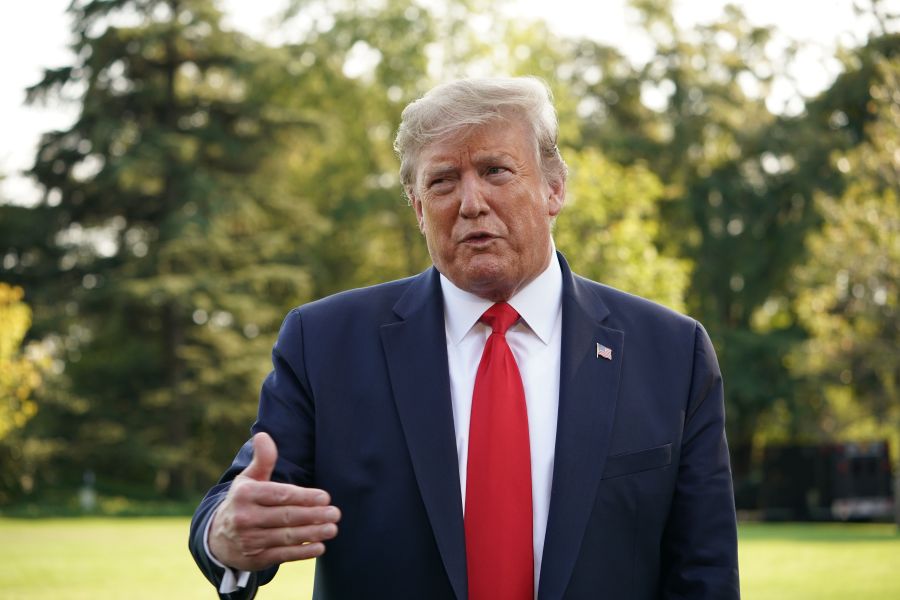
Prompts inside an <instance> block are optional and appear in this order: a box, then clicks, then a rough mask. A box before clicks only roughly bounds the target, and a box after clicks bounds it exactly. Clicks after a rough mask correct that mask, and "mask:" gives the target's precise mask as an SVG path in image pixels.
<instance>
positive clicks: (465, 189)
mask: <svg viewBox="0 0 900 600" xmlns="http://www.w3.org/2000/svg"><path fill="white" fill-rule="evenodd" d="M486 192H487V190H485V189H484V186H483V182H482V181H481V179H480V178H479V177H478V176H477V175H476V174H474V173H466V174H464V175H463V176H462V178H461V180H460V200H459V214H460V216H462V217H464V218H467V219H474V218H477V217H479V216H481V215H483V214H485V213H487V212H488V211H489V210H490V205H489V204H488V202H487V197H486Z"/></svg>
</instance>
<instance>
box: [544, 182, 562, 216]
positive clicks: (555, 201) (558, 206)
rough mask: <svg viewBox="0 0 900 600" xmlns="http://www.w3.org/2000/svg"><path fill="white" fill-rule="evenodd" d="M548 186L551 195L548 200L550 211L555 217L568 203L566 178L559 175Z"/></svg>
mask: <svg viewBox="0 0 900 600" xmlns="http://www.w3.org/2000/svg"><path fill="white" fill-rule="evenodd" d="M547 187H549V188H550V197H549V199H548V202H547V209H548V213H549V214H550V216H551V217H555V216H556V215H558V214H559V213H560V211H561V210H562V207H563V204H565V203H566V178H565V177H557V178H556V179H554V180H553V181H550V182H548V185H547Z"/></svg>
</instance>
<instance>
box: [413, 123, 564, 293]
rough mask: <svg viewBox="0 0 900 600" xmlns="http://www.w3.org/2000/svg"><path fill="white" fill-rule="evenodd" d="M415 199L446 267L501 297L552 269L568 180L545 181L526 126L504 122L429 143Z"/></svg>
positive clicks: (433, 249)
mask: <svg viewBox="0 0 900 600" xmlns="http://www.w3.org/2000/svg"><path fill="white" fill-rule="evenodd" d="M411 196H412V200H413V206H414V207H415V210H416V217H417V218H418V221H419V229H421V231H422V233H423V234H424V235H425V240H426V242H427V244H428V252H429V253H430V254H431V260H432V261H433V262H434V264H435V266H436V267H437V268H438V270H439V271H440V272H441V273H443V274H444V275H445V276H446V277H447V278H448V279H449V280H450V281H452V282H453V283H454V284H455V285H456V286H457V287H459V288H461V289H464V290H466V291H468V292H471V293H473V294H476V295H478V296H480V297H482V298H487V299H489V300H493V301H495V302H498V301H502V300H508V299H509V298H510V296H512V295H513V294H514V293H515V292H517V291H518V290H519V289H521V288H522V287H523V286H524V285H526V284H527V283H529V282H530V281H531V280H532V279H534V278H535V277H537V276H538V275H539V274H540V273H541V272H542V271H543V270H544V269H545V268H547V265H548V264H549V261H550V257H551V254H552V250H551V248H552V246H551V244H550V226H551V220H552V218H553V217H555V216H556V215H557V214H559V211H560V210H561V209H562V205H563V200H564V196H565V181H564V180H562V179H561V178H560V180H559V181H556V182H553V183H548V182H547V181H546V180H545V178H544V176H543V173H542V172H541V169H540V165H539V164H538V157H537V150H536V148H535V142H534V141H533V136H532V134H531V131H530V129H529V128H528V127H527V126H526V125H525V124H524V123H522V122H521V121H520V120H515V119H510V120H497V121H494V122H491V123H487V124H485V125H482V126H480V127H478V128H475V129H473V130H471V131H469V132H466V133H465V134H463V135H461V136H457V137H456V138H454V139H449V140H446V141H441V142H436V143H433V144H431V145H429V146H427V147H426V148H424V149H423V150H422V153H421V155H420V156H419V159H418V165H417V169H416V183H415V187H414V189H413V193H412V194H411Z"/></svg>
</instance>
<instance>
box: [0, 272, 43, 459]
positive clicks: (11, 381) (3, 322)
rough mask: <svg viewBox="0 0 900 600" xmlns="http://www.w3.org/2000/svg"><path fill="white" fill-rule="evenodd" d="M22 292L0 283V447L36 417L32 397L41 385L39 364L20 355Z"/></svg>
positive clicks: (24, 322) (26, 312) (26, 321)
mask: <svg viewBox="0 0 900 600" xmlns="http://www.w3.org/2000/svg"><path fill="white" fill-rule="evenodd" d="M23 296H24V292H23V290H22V288H19V287H12V286H9V285H7V284H5V283H3V282H0V443H2V442H3V441H4V440H5V439H6V438H7V437H8V436H9V435H10V433H11V432H13V431H15V430H17V429H22V428H23V427H24V426H25V423H27V422H28V420H29V419H31V418H32V417H33V416H34V415H35V413H37V408H38V407H37V403H36V402H35V401H34V399H33V397H32V394H33V392H34V390H35V389H36V388H37V387H38V386H40V384H41V362H40V361H39V360H38V359H36V358H29V357H28V356H26V355H24V353H23V352H22V348H21V345H22V340H23V339H25V333H26V332H27V331H28V327H29V326H30V325H31V309H30V308H28V305H27V304H25V303H24V302H22V297H23Z"/></svg>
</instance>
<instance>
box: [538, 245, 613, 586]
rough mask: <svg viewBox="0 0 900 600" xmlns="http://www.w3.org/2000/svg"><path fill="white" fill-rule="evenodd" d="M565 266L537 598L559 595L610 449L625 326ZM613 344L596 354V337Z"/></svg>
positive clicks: (573, 559) (606, 343)
mask: <svg viewBox="0 0 900 600" xmlns="http://www.w3.org/2000/svg"><path fill="white" fill-rule="evenodd" d="M560 265H561V266H562V270H563V304H562V314H563V322H562V355H561V357H560V385H559V416H558V421H557V429H556V456H555V458H554V466H553V483H552V489H551V497H550V514H549V517H548V520H547V535H546V538H545V541H544V555H543V562H542V565H541V575H540V583H539V588H538V598H539V599H541V600H543V599H550V598H561V597H562V596H563V594H564V593H565V590H566V586H567V585H568V582H569V579H570V578H571V575H572V570H573V568H574V566H575V561H576V560H577V558H578V550H579V548H580V546H581V540H582V537H583V536H584V532H585V528H586V527H587V523H588V519H589V518H590V513H591V510H592V508H593V505H594V499H595V497H596V493H597V486H598V484H599V481H600V476H601V474H602V472H603V465H604V463H605V462H606V456H607V454H608V452H609V442H610V433H611V429H612V424H613V418H614V416H615V407H616V399H617V397H618V390H619V377H620V373H621V369H620V366H621V364H622V360H623V358H624V354H623V348H624V333H623V332H622V331H618V330H615V329H610V328H608V327H605V326H603V325H602V322H603V321H604V320H605V318H606V316H607V315H608V314H609V310H608V309H607V308H606V306H605V305H604V304H603V302H602V300H600V298H599V297H598V296H597V295H596V293H595V292H593V290H591V289H590V288H589V287H588V286H587V285H586V284H584V283H583V282H581V281H579V280H578V279H577V278H576V277H575V276H574V275H573V274H572V272H571V271H570V270H569V267H568V265H567V264H566V261H565V260H564V259H563V258H562V256H560ZM598 343H600V344H602V345H603V346H606V347H607V348H610V349H611V350H612V358H611V360H608V359H606V358H603V357H598V356H597V353H598V350H597V344H598Z"/></svg>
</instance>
